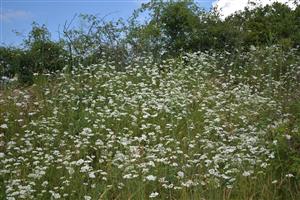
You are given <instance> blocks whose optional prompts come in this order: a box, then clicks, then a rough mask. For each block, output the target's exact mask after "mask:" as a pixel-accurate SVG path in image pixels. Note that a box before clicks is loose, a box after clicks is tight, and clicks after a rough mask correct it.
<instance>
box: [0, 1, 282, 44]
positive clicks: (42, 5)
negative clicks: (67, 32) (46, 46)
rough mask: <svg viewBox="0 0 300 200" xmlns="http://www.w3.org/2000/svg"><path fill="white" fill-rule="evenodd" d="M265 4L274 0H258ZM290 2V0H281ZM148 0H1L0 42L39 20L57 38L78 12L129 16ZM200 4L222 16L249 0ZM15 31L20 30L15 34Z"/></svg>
mask: <svg viewBox="0 0 300 200" xmlns="http://www.w3.org/2000/svg"><path fill="white" fill-rule="evenodd" d="M259 1H260V2H262V4H263V5H265V4H267V3H270V2H274V1H275V0H271V1H270V0H259ZM278 1H280V2H287V1H288V0H278ZM143 2H147V0H0V4H1V5H0V7H1V12H0V23H1V26H0V44H6V45H18V44H20V43H21V41H22V40H23V39H24V37H25V36H26V34H27V33H28V32H29V31H30V29H31V23H32V22H33V21H36V22H38V23H40V24H45V25H46V26H47V27H48V28H49V30H50V32H51V34H52V38H54V39H57V38H58V32H59V31H61V28H62V26H63V25H64V23H65V22H66V20H71V18H72V17H73V16H74V15H75V14H76V13H86V14H98V15H99V16H105V15H107V14H110V15H109V16H108V18H110V19H117V18H119V17H123V18H125V19H126V18H128V17H129V16H130V15H131V13H132V11H133V10H134V9H136V8H138V7H139V6H140V5H141V3H143ZM196 2H198V3H199V5H200V6H202V7H204V8H205V9H207V10H209V9H210V8H211V7H212V6H217V7H218V8H219V10H220V11H221V13H222V14H223V17H226V16H228V15H229V14H232V13H234V12H235V11H238V10H242V9H243V8H244V7H245V6H246V4H247V2H248V0H218V1H217V0H196ZM14 32H18V33H19V34H18V35H16V34H15V33H14Z"/></svg>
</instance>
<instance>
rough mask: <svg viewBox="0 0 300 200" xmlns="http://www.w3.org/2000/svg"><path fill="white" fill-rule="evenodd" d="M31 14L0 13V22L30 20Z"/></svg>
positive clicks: (9, 11)
mask: <svg viewBox="0 0 300 200" xmlns="http://www.w3.org/2000/svg"><path fill="white" fill-rule="evenodd" d="M31 17H32V14H31V13H30V12H27V11H24V10H6V11H3V12H2V13H0V20H1V21H2V22H12V21H15V20H20V19H28V18H31Z"/></svg>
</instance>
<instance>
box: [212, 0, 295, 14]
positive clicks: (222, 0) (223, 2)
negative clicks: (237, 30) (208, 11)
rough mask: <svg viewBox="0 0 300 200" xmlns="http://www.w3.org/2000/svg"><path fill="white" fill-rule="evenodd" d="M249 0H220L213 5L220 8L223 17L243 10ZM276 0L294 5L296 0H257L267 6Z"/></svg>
mask: <svg viewBox="0 0 300 200" xmlns="http://www.w3.org/2000/svg"><path fill="white" fill-rule="evenodd" d="M248 1H249V0H218V1H214V2H213V3H212V5H213V6H216V7H217V8H218V9H219V10H220V13H221V14H222V17H223V18H225V17H227V16H229V15H230V14H233V13H234V12H236V11H240V10H243V9H244V8H245V6H247V3H248ZM275 1H277V2H280V3H286V4H288V5H290V6H293V1H294V0H256V1H255V2H257V3H258V4H259V5H262V6H265V5H267V4H272V3H273V2H275Z"/></svg>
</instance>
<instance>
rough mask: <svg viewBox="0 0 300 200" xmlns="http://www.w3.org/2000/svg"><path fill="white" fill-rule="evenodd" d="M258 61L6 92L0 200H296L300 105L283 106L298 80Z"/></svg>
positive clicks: (166, 67)
mask: <svg viewBox="0 0 300 200" xmlns="http://www.w3.org/2000/svg"><path fill="white" fill-rule="evenodd" d="M255 53H256V52H253V53H252V54H251V55H249V56H253V55H255ZM252 58H253V63H252V64H253V69H251V70H254V71H255V70H261V71H259V72H258V71H257V72H251V75H249V74H247V75H246V74H245V73H246V71H247V70H246V69H244V71H243V72H245V73H236V72H233V70H232V71H230V73H228V71H226V69H223V68H222V67H220V66H219V65H218V63H217V60H219V59H220V58H218V57H217V56H216V55H208V54H204V53H195V54H188V55H185V56H184V57H181V58H180V59H170V60H167V61H164V62H162V64H161V65H160V66H158V65H157V64H153V60H152V59H151V58H145V57H144V58H136V60H135V61H134V62H132V63H131V64H130V65H128V66H127V67H126V70H125V71H117V70H115V66H114V64H113V63H108V62H105V61H103V62H101V63H99V64H98V65H91V66H89V67H83V66H77V67H74V68H73V70H72V71H71V72H70V73H69V72H61V73H60V74H57V75H56V76H55V77H54V78H52V79H51V80H50V79H49V78H47V77H45V75H42V74H41V75H37V76H36V77H35V80H34V81H35V84H34V85H33V86H31V87H27V88H22V89H13V88H8V89H5V90H3V91H1V96H0V109H1V111H0V126H1V128H0V131H1V133H0V138H1V146H0V150H1V153H0V156H1V171H0V172H1V184H0V185H1V190H0V191H1V193H0V197H1V198H2V199H85V200H88V199H150V198H156V199H299V198H300V191H299V190H300V188H299V174H300V171H299V167H300V162H299V160H300V159H299V158H300V156H299V153H300V152H299V145H300V141H299V139H300V132H299V126H300V123H299V122H300V117H299V113H297V111H300V110H299V109H300V104H299V101H296V100H295V98H294V99H293V101H292V100H291V101H289V103H288V104H286V102H285V100H288V99H283V98H280V97H282V95H283V94H285V93H286V90H284V89H285V88H287V82H289V83H288V84H290V85H288V88H297V87H296V86H297V84H298V82H297V81H296V80H297V77H296V76H297V73H295V74H293V73H279V77H276V76H270V74H269V72H268V71H264V69H261V68H260V67H263V66H262V65H259V64H258V62H257V61H256V60H254V59H255V57H252ZM184 60H185V62H184ZM273 61H274V62H276V61H275V60H272V62H273ZM296 63H297V62H296ZM285 64H287V65H288V66H289V67H293V68H292V70H294V72H297V70H298V69H299V68H297V65H295V64H294V63H292V64H288V63H287V62H286V63H285ZM298 64H299V63H298ZM250 65H251V63H247V65H246V64H245V67H249V66H250ZM249 70H250V69H249ZM239 72H242V71H239ZM289 72H291V69H290V70H289ZM285 76H288V77H289V78H284V77H285ZM266 77H268V78H266ZM290 77H293V78H290ZM270 84H271V85H270ZM270 86H272V89H271V88H270ZM294 94H296V90H295V92H294ZM290 96H292V95H287V96H286V97H289V99H292V98H290Z"/></svg>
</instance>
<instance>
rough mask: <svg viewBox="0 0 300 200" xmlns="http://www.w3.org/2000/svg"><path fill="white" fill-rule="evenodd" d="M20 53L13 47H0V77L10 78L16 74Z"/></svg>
mask: <svg viewBox="0 0 300 200" xmlns="http://www.w3.org/2000/svg"><path fill="white" fill-rule="evenodd" d="M21 52H22V51H21V50H20V49H17V48H13V47H0V77H2V76H5V77H8V78H12V77H13V76H14V75H15V74H16V73H17V71H18V66H19V61H18V57H20V54H21Z"/></svg>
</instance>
